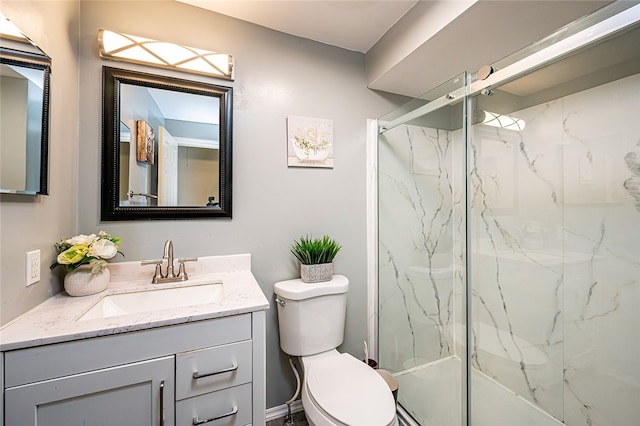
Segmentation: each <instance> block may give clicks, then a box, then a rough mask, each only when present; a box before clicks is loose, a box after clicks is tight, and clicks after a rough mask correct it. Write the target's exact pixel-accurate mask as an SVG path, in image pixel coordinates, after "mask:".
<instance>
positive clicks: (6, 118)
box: [0, 14, 51, 195]
mask: <svg viewBox="0 0 640 426" xmlns="http://www.w3.org/2000/svg"><path fill="white" fill-rule="evenodd" d="M50 75H51V58H49V57H48V56H47V55H46V54H45V53H44V52H43V51H42V50H40V48H39V47H38V46H36V45H35V44H34V43H33V42H32V41H31V40H30V39H29V38H28V37H27V36H26V35H24V33H22V32H21V31H20V30H19V29H18V28H17V27H15V25H13V24H12V23H11V21H9V20H8V19H6V18H5V17H4V16H3V15H1V14H0V123H2V125H0V193H3V194H24V195H46V194H47V193H48V157H49V155H48V154H49V81H50Z"/></svg>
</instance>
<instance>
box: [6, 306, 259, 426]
mask: <svg viewBox="0 0 640 426" xmlns="http://www.w3.org/2000/svg"><path fill="white" fill-rule="evenodd" d="M0 355H1V356H3V357H4V408H5V412H4V420H5V425H12V426H14V425H15V426H30V425H34V426H35V425H37V426H45V425H46V426H76V425H77V426H81V425H86V426H92V425H93V426H98V425H99V426H125V425H126V426H138V425H144V426H156V425H158V426H172V425H179V426H184V425H192V424H199V423H203V424H204V423H206V424H207V425H214V426H217V425H225V426H244V425H250V424H254V425H263V424H264V423H265V314H264V311H258V312H252V313H245V314H241V315H235V316H228V317H221V318H216V319H209V320H202V321H194V322H190V323H184V324H178V325H172V326H163V327H158V328H152V329H149V330H143V331H134V332H126V333H121V334H113V335H109V336H102V337H93V338H86V339H83V340H77V341H68V342H63V343H56V344H50V345H43V346H34V347H28V348H23V349H16V350H10V351H6V352H4V353H2V354H0ZM0 360H2V357H0ZM0 423H1V421H0ZM0 426H2V425H0Z"/></svg>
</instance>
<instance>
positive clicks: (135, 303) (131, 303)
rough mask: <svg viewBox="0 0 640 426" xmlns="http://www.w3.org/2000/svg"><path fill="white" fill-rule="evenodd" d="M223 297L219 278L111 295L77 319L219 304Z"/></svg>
mask: <svg viewBox="0 0 640 426" xmlns="http://www.w3.org/2000/svg"><path fill="white" fill-rule="evenodd" d="M223 298H224V291H223V287H222V281H215V282H209V283H207V284H197V285H191V286H183V287H174V288H164V289H163V288H158V289H154V290H148V291H137V292H132V293H122V294H111V295H108V296H105V297H103V298H102V299H100V301H99V302H98V303H96V304H95V305H93V306H92V307H91V309H89V310H88V311H87V312H85V313H84V314H83V315H82V316H81V317H80V318H79V321H84V320H90V319H96V318H109V317H115V316H120V315H130V314H139V313H142V312H152V311H160V310H163V309H173V308H181V307H187V306H197V305H206V304H209V303H218V302H220V301H222V299H223Z"/></svg>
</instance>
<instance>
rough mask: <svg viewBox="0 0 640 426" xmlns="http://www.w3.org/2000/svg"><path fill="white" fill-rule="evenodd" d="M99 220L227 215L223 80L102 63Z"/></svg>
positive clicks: (226, 92) (227, 97)
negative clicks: (218, 82)
mask: <svg viewBox="0 0 640 426" xmlns="http://www.w3.org/2000/svg"><path fill="white" fill-rule="evenodd" d="M103 90H104V93H103V107H104V108H103V113H104V115H103V149H102V155H103V162H102V164H103V168H102V207H101V218H102V220H137V219H141V220H143V219H193V218H216V217H224V218H229V217H231V120H232V119H231V94H232V89H231V88H230V87H225V86H218V85H213V84H207V83H200V82H194V81H188V80H181V79H176V78H171V77H164V76H158V75H151V74H146V73H140V72H134V71H130V70H122V69H115V68H109V67H104V68H103Z"/></svg>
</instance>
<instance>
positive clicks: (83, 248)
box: [56, 244, 89, 265]
mask: <svg viewBox="0 0 640 426" xmlns="http://www.w3.org/2000/svg"><path fill="white" fill-rule="evenodd" d="M88 251H89V247H88V246H87V245H86V244H76V245H74V246H71V247H70V248H68V249H67V250H65V251H63V252H62V253H60V254H59V255H58V257H57V259H56V261H57V262H58V263H60V264H62V265H70V264H72V263H78V262H80V261H81V260H82V259H83V258H84V256H85V255H86V254H87V252H88Z"/></svg>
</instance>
